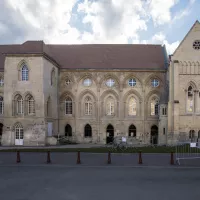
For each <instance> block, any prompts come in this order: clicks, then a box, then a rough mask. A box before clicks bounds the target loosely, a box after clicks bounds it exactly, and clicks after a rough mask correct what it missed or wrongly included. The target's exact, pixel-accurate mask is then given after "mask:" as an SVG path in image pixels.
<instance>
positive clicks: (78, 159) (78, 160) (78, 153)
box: [76, 151, 81, 164]
mask: <svg viewBox="0 0 200 200" xmlns="http://www.w3.org/2000/svg"><path fill="white" fill-rule="evenodd" d="M76 164H81V158H80V151H78V152H77V162H76Z"/></svg>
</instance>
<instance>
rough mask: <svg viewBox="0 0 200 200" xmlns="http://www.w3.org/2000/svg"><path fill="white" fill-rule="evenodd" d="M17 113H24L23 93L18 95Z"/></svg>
mask: <svg viewBox="0 0 200 200" xmlns="http://www.w3.org/2000/svg"><path fill="white" fill-rule="evenodd" d="M15 99H16V102H15V103H16V105H15V106H16V114H18V115H20V114H23V113H24V103H23V99H22V96H21V95H17V96H16V98H15Z"/></svg>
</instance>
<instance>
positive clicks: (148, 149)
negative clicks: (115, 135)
mask: <svg viewBox="0 0 200 200" xmlns="http://www.w3.org/2000/svg"><path fill="white" fill-rule="evenodd" d="M188 147H189V146H188V145H187V146H186V145H185V146H184V147H181V148H182V149H181V152H182V153H188V152H189V151H190V153H197V152H198V153H200V149H196V148H188ZM189 149H190V150H189ZM191 149H192V151H191ZM17 150H19V151H20V152H47V151H51V152H66V153H67V152H77V151H80V152H87V153H108V151H110V152H111V153H138V152H139V151H141V152H142V153H171V152H176V147H169V146H158V147H152V146H147V147H137V148H136V147H135V148H127V149H124V150H123V149H117V148H112V147H99V148H38V149H37V148H31V147H30V148H26V149H20V148H15V149H2V150H0V152H16V151H17Z"/></svg>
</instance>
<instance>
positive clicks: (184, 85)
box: [0, 21, 200, 146]
mask: <svg viewBox="0 0 200 200" xmlns="http://www.w3.org/2000/svg"><path fill="white" fill-rule="evenodd" d="M0 52H1V55H0V70H1V73H0V135H1V144H2V145H5V146H6V145H8V146H10V145H25V146H28V145H38V144H39V145H46V144H53V143H54V142H55V141H56V139H55V136H58V135H59V136H66V137H68V138H69V139H71V140H74V141H76V142H79V143H102V144H105V143H109V142H112V140H113V138H114V137H115V136H118V135H121V136H128V137H133V138H137V139H139V140H141V141H143V142H145V143H153V144H166V143H168V142H169V141H175V140H176V137H175V136H177V135H178V134H180V132H185V133H188V137H198V136H199V137H200V134H199V133H200V132H199V130H200V126H199V125H198V120H199V119H200V94H199V87H200V24H199V22H198V21H197V22H195V24H194V25H193V27H192V28H191V30H190V31H189V33H188V34H187V35H186V37H185V38H184V40H183V41H182V43H181V44H180V46H179V47H178V48H177V49H176V51H175V52H174V54H173V55H172V56H170V57H169V56H168V55H167V53H166V49H165V46H161V45H130V44H129V45H121V44H113V45H109V44H101V45H100V44H96V45H47V44H44V42H43V41H27V42H25V43H23V44H21V45H0Z"/></svg>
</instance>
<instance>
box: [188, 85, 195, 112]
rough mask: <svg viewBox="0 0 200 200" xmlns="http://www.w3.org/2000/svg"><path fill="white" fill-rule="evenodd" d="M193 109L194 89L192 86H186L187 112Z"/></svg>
mask: <svg viewBox="0 0 200 200" xmlns="http://www.w3.org/2000/svg"><path fill="white" fill-rule="evenodd" d="M193 110H194V91H193V88H192V86H191V85H190V86H189V87H188V91H187V112H193Z"/></svg>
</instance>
